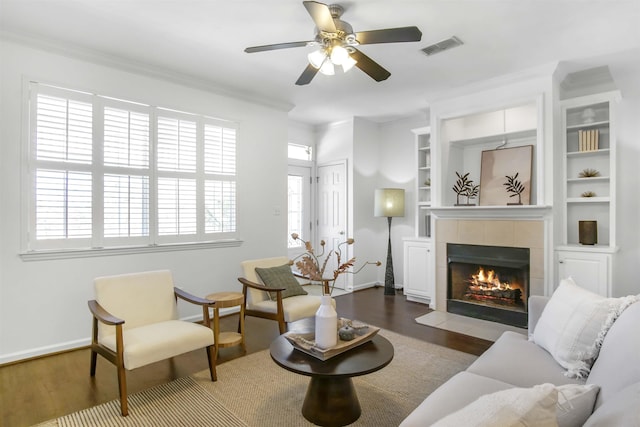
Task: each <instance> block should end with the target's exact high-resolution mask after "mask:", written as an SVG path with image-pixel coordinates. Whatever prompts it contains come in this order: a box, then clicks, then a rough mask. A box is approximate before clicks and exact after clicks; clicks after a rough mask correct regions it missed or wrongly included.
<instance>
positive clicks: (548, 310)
mask: <svg viewBox="0 0 640 427" xmlns="http://www.w3.org/2000/svg"><path fill="white" fill-rule="evenodd" d="M630 298H631V297H626V298H604V297H603V296H601V295H598V294H595V293H593V292H590V291H588V290H586V289H584V288H581V287H580V286H578V285H576V283H575V282H574V281H573V280H572V279H571V278H569V279H564V280H562V281H561V282H560V286H558V288H557V289H556V290H555V292H554V293H553V295H552V296H551V299H550V300H549V303H548V304H547V305H546V307H545V308H544V311H543V312H542V315H541V316H540V320H539V321H538V324H537V325H536V328H535V330H534V333H533V340H534V341H535V343H536V344H538V345H539V346H540V347H542V348H544V349H546V350H547V351H548V352H549V353H551V355H552V356H553V357H554V359H556V361H557V362H558V363H559V364H560V365H561V366H562V367H564V368H566V369H567V376H569V377H578V378H586V377H587V376H588V375H589V371H590V369H591V365H592V364H593V362H594V361H595V359H596V358H597V357H598V352H599V351H600V344H602V340H603V338H604V336H605V335H606V333H607V331H608V329H609V328H610V327H611V325H613V322H614V321H615V319H616V318H617V316H618V315H619V314H620V312H621V311H622V310H623V309H624V307H625V305H628V304H629V303H630Z"/></svg>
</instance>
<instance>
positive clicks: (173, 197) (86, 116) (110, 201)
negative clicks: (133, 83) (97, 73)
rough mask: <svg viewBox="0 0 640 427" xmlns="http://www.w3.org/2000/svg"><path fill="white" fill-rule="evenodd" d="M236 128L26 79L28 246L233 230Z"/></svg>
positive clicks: (192, 236)
mask: <svg viewBox="0 0 640 427" xmlns="http://www.w3.org/2000/svg"><path fill="white" fill-rule="evenodd" d="M236 132H237V130H236V126H235V124H234V123H231V122H227V121H222V120H217V119H213V118H209V117H205V116H199V115H194V114H187V113H182V112H177V111H173V110H168V109H163V108H159V107H153V106H148V105H142V104H137V103H131V102H126V101H122V100H115V99H111V98H106V97H101V96H98V95H92V94H88V93H82V92H77V91H72V90H66V89H60V88H55V87H51V86H46V85H40V84H37V83H32V84H31V98H30V135H31V137H30V150H29V153H30V162H29V165H30V167H29V176H30V182H31V183H32V185H31V186H30V189H31V190H30V192H29V218H30V221H29V224H30V225H29V230H28V236H29V237H28V239H27V240H28V249H29V250H38V249H64V248H97V247H117V246H136V245H157V244H163V243H190V242H203V241H212V240H216V239H220V238H232V237H234V233H235V232H236Z"/></svg>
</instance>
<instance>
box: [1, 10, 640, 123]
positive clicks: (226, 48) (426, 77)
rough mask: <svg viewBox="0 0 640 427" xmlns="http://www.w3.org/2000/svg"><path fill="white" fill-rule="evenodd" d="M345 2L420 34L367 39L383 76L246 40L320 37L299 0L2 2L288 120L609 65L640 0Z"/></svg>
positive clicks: (87, 45)
mask: <svg viewBox="0 0 640 427" xmlns="http://www.w3.org/2000/svg"><path fill="white" fill-rule="evenodd" d="M339 4H341V5H342V6H343V7H344V8H345V13H344V15H343V17H342V19H343V20H345V21H347V22H349V23H350V24H351V25H352V26H353V29H354V31H356V32H357V31H365V30H376V29H383V28H393V27H402V26H411V25H415V26H417V27H418V28H419V29H420V30H421V31H422V41H420V42H413V43H393V44H379V45H365V46H361V47H360V50H361V51H362V52H363V53H365V54H366V55H368V56H369V57H371V58H372V59H374V60H375V61H377V62H378V63H379V64H381V65H382V66H383V67H385V68H386V69H388V70H389V71H390V72H391V77H390V78H389V79H388V80H386V81H383V82H381V83H376V82H375V81H374V80H372V79H371V78H370V77H368V76H367V75H366V74H364V73H363V72H362V71H360V70H359V69H356V68H354V69H353V70H352V71H350V72H349V73H347V74H342V73H341V72H337V73H336V75H335V76H324V75H321V74H318V75H316V77H315V78H314V80H313V81H312V82H311V84H309V85H307V86H296V85H295V84H294V83H295V81H296V80H297V78H298V76H299V75H300V74H301V73H302V71H303V69H304V68H305V67H306V64H307V60H306V56H307V53H308V52H310V51H311V50H312V48H310V47H302V48H293V49H286V50H277V51H270V52H261V53H252V54H248V53H245V52H244V51H243V50H244V48H245V47H249V46H256V45H263V44H273V43H281V42H289V41H302V40H311V39H313V35H314V24H313V21H312V20H311V17H310V16H309V15H308V13H307V11H306V9H305V8H304V7H303V5H302V1H301V0H225V1H219V0H0V28H1V29H2V33H3V34H4V35H5V36H6V37H14V38H15V37H16V36H18V37H20V38H22V39H29V40H35V41H41V42H46V43H47V44H54V45H63V46H67V47H68V48H70V49H71V50H72V51H75V52H84V53H85V54H86V53H87V52H91V53H92V55H93V54H98V55H100V57H101V58H103V59H104V58H105V57H106V58H111V59H113V60H115V61H116V62H122V61H126V62H128V63H133V64H134V65H135V66H142V67H145V68H152V69H155V70H157V71H159V72H161V73H166V74H172V75H181V76H182V77H187V78H188V79H190V80H191V81H192V82H194V83H196V84H198V85H200V86H202V85H205V86H210V87H213V88H214V89H216V90H219V91H222V92H224V93H231V94H235V95H237V96H243V97H247V98H252V99H259V100H268V101H269V102H273V103H275V104H276V105H289V106H291V111H290V118H291V119H293V120H297V121H302V122H307V123H310V124H320V123H327V122H333V121H338V120H343V119H346V118H350V117H353V116H359V117H366V118H369V119H371V120H376V121H384V120H389V119H392V118H395V117H398V116H405V115H411V114H417V113H420V112H424V111H426V110H427V108H428V100H429V99H433V98H434V97H437V96H438V95H439V94H442V93H444V92H446V91H449V90H451V89H455V88H457V87H460V86H462V85H466V84H470V83H473V82H477V81H481V80H485V79H489V78H491V77H495V76H499V75H504V74H511V73H514V72H518V71H521V70H524V69H528V68H531V67H535V66H538V65H543V64H549V63H553V62H556V61H568V62H569V63H572V62H575V63H576V64H580V66H599V65H607V64H602V63H599V62H598V61H599V60H598V57H600V56H603V55H609V54H612V53H616V52H625V51H627V50H630V49H639V48H640V0H625V1H622V0H395V1H390V0H387V1H382V0H350V1H342V2H339ZM453 35H455V36H457V37H458V38H460V39H461V40H462V41H463V42H464V45H463V46H462V47H458V48H456V49H453V50H450V51H446V52H443V53H440V54H437V55H434V56H431V57H427V56H426V55H425V54H423V53H422V52H421V51H420V49H422V48H424V47H426V46H427V45H430V44H432V43H435V42H439V41H441V40H443V39H446V38H449V37H451V36H453ZM627 56H628V55H619V57H623V58H626V57H627ZM609 57H610V56H609Z"/></svg>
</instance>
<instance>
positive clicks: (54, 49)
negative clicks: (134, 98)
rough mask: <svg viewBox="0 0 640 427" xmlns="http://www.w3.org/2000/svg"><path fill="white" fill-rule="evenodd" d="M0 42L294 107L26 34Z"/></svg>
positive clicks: (3, 35)
mask: <svg viewBox="0 0 640 427" xmlns="http://www.w3.org/2000/svg"><path fill="white" fill-rule="evenodd" d="M0 40H2V41H8V42H12V43H16V44H21V45H24V46H27V47H31V48H34V49H38V50H43V51H45V52H48V53H54V54H58V55H61V56H66V57H68V58H72V59H78V60H82V61H87V62H90V63H93V64H98V65H103V66H106V67H110V68H115V69H118V70H120V71H126V72H131V73H135V74H139V75H143V76H146V77H151V78H154V79H159V80H164V81H167V82H170V83H176V84H179V85H181V86H185V87H189V88H192V89H197V90H202V91H206V92H209V93H213V94H216V95H220V96H226V97H229V98H234V99H237V100H241V101H244V102H249V103H251V104H259V105H262V106H265V107H269V108H274V109H276V110H280V111H286V112H289V111H291V110H292V109H293V107H294V106H295V105H294V104H292V103H290V102H286V101H281V100H277V99H273V98H267V97H264V96H261V95H258V94H256V93H253V92H247V91H244V90H242V89H239V88H237V87H232V86H222V85H221V84H219V83H217V82H214V81H212V80H208V79H203V78H201V77H196V76H193V75H189V74H186V73H180V72H176V71H173V70H170V69H167V68H163V67H159V66H154V65H151V64H148V63H144V62H140V61H132V60H129V59H125V58H122V57H119V56H117V55H109V54H107V53H104V52H100V51H97V50H92V49H85V48H82V47H80V46H77V45H73V44H70V43H64V42H60V41H56V40H51V39H44V38H41V37H37V36H33V35H30V34H23V33H17V32H9V31H6V30H0Z"/></svg>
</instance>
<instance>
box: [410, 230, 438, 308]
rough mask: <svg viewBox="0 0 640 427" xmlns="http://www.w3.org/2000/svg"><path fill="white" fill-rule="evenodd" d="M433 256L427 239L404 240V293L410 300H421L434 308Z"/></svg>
mask: <svg viewBox="0 0 640 427" xmlns="http://www.w3.org/2000/svg"><path fill="white" fill-rule="evenodd" d="M432 262H433V256H432V251H431V242H430V241H428V240H407V241H405V242H404V294H405V295H406V297H407V299H408V300H410V301H417V302H422V303H426V304H429V305H430V308H435V307H434V304H435V286H434V283H433V277H432V272H433V266H432Z"/></svg>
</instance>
